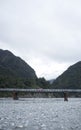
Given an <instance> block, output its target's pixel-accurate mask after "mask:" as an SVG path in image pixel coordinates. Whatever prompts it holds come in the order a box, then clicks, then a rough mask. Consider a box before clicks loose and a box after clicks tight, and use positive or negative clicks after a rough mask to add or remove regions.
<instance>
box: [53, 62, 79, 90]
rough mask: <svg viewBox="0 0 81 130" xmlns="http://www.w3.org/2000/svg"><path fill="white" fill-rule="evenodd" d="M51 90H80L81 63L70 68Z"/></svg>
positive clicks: (55, 82) (54, 83)
mask: <svg viewBox="0 0 81 130" xmlns="http://www.w3.org/2000/svg"><path fill="white" fill-rule="evenodd" d="M52 88H64V89H65V88H67V89H77V88H78V89H79V88H80V89H81V61H79V62H77V63H76V64H74V65H72V66H70V67H69V68H68V69H67V70H66V71H65V72H64V73H63V74H62V75H60V76H59V77H58V78H57V79H56V80H55V81H54V82H53V84H52Z"/></svg>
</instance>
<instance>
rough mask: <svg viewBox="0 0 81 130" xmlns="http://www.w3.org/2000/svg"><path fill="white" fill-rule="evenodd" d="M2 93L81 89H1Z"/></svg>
mask: <svg viewBox="0 0 81 130" xmlns="http://www.w3.org/2000/svg"><path fill="white" fill-rule="evenodd" d="M0 91H2V92H5V91H8V92H9V91H10V92H13V91H17V92H81V89H18V88H0Z"/></svg>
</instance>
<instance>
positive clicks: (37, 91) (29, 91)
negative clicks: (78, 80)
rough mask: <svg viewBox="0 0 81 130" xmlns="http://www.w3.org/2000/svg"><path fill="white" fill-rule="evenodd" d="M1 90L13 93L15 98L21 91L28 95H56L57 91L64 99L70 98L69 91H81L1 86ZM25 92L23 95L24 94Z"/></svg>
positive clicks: (79, 91) (77, 90)
mask: <svg viewBox="0 0 81 130" xmlns="http://www.w3.org/2000/svg"><path fill="white" fill-rule="evenodd" d="M0 92H1V93H4V92H10V93H12V96H13V99H18V95H19V93H24V94H25V95H26V97H55V93H57V94H58V93H60V94H62V95H63V97H64V100H66V101H67V100H68V96H67V93H81V89H18V88H0ZM24 94H23V95H24Z"/></svg>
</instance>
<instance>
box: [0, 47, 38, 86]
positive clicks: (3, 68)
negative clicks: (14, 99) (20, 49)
mask: <svg viewBox="0 0 81 130" xmlns="http://www.w3.org/2000/svg"><path fill="white" fill-rule="evenodd" d="M36 78H37V76H36V74H35V71H34V69H32V68H31V67H30V66H29V65H28V64H27V63H26V62H25V61H24V60H22V59H21V58H20V57H17V56H15V55H14V54H13V53H11V52H10V51H8V50H2V49H0V87H18V86H21V87H27V86H32V85H31V84H33V85H34V84H35V79H36Z"/></svg>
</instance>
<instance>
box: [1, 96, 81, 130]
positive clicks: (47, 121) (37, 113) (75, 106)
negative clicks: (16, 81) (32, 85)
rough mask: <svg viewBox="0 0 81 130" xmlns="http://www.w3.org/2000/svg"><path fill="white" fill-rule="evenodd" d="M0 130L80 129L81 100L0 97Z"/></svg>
mask: <svg viewBox="0 0 81 130" xmlns="http://www.w3.org/2000/svg"><path fill="white" fill-rule="evenodd" d="M0 130H81V99H80V98H77V99H76V98H74V99H72V98H71V99H69V101H68V102H64V100H63V99H62V98H60V99H59V98H58V99H54V98H47V99H45V98H43V99H42V98H28V99H23V98H21V99H19V100H17V101H15V100H12V99H8V98H6V99H5V98H4V99H0Z"/></svg>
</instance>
